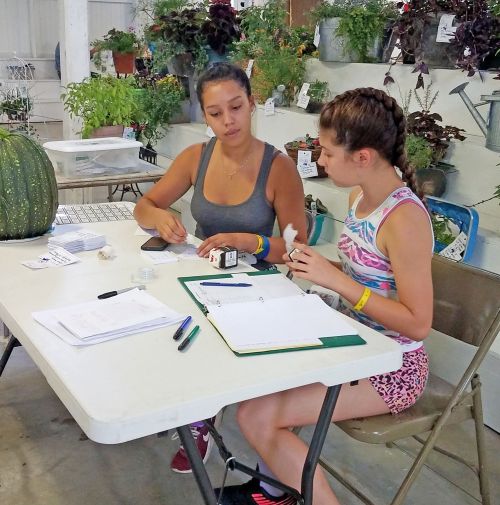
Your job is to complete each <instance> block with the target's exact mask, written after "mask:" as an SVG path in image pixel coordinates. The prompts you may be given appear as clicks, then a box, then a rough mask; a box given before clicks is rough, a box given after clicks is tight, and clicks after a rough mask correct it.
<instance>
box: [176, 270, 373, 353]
mask: <svg viewBox="0 0 500 505" xmlns="http://www.w3.org/2000/svg"><path fill="white" fill-rule="evenodd" d="M242 273H243V274H247V275H249V276H259V275H282V274H281V272H279V271H252V272H238V275H240V274H242ZM232 277H233V275H232V274H230V273H223V274H215V275H197V276H190V277H178V278H177V280H178V281H179V282H180V283H181V285H182V287H183V288H184V289H185V290H186V292H187V293H188V295H189V296H190V297H191V299H192V300H193V301H194V302H195V304H196V305H197V307H198V308H199V309H200V310H201V311H202V312H203V314H205V316H207V314H208V310H207V308H206V306H205V305H203V304H202V303H200V302H199V300H198V299H197V298H196V296H195V295H194V294H193V293H192V292H191V290H190V289H189V287H188V286H187V283H188V282H193V281H205V280H218V279H231V278H232ZM210 322H211V323H212V321H210ZM212 325H213V327H214V328H215V329H216V330H217V333H219V335H220V336H221V337H222V339H223V340H224V342H225V343H226V345H227V346H228V347H229V349H231V351H232V352H233V353H234V354H235V355H236V356H256V355H260V354H271V353H273V354H274V353H282V352H292V351H304V350H312V349H325V348H331V347H344V346H354V345H363V344H366V341H365V340H364V339H363V338H361V337H360V336H359V335H357V334H352V335H339V336H332V337H322V338H320V339H319V340H320V341H321V343H322V345H310V346H307V345H306V346H298V347H284V348H277V349H268V350H259V351H250V352H238V351H235V350H234V349H233V348H232V347H231V346H230V345H229V343H228V342H227V340H226V339H225V338H224V335H223V334H222V333H221V332H220V331H219V329H218V328H217V326H216V325H215V324H213V323H212Z"/></svg>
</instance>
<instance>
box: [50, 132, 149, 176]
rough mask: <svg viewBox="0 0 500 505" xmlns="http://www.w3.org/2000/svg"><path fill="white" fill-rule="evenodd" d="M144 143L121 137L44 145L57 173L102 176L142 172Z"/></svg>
mask: <svg viewBox="0 0 500 505" xmlns="http://www.w3.org/2000/svg"><path fill="white" fill-rule="evenodd" d="M141 146H142V143H141V142H137V141H136V140H128V139H121V138H117V137H109V138H96V139H85V140H61V141H57V142H45V144H43V147H44V149H45V151H46V152H47V155H48V156H49V158H50V161H51V162H52V164H53V165H54V169H55V171H56V173H57V174H60V175H62V176H64V177H92V176H94V177H98V176H100V175H113V174H123V173H133V172H139V171H140V168H139V165H140V160H139V148H140V147H141Z"/></svg>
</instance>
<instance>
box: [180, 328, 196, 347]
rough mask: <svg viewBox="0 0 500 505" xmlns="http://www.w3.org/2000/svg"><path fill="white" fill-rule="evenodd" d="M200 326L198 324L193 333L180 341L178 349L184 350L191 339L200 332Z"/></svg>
mask: <svg viewBox="0 0 500 505" xmlns="http://www.w3.org/2000/svg"><path fill="white" fill-rule="evenodd" d="M199 329H200V327H199V326H198V325H196V326H195V327H194V328H193V329H192V330H191V333H190V334H189V335H188V336H187V337H186V338H185V339H184V340H183V341H182V342H181V343H180V345H179V347H177V350H178V351H183V350H184V349H185V348H186V347H187V346H188V345H189V343H190V342H191V341H193V340H194V337H196V334H197V333H198V330H199Z"/></svg>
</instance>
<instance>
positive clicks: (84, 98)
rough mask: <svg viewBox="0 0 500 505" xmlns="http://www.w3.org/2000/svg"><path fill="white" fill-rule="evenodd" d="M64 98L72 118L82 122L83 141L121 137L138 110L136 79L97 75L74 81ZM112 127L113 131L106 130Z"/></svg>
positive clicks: (67, 88)
mask: <svg viewBox="0 0 500 505" xmlns="http://www.w3.org/2000/svg"><path fill="white" fill-rule="evenodd" d="M61 98H62V100H63V102H64V108H65V110H67V111H68V112H69V113H70V116H72V117H80V118H81V119H82V121H83V127H82V131H81V134H82V137H83V138H89V137H113V136H114V137H117V136H118V137H121V136H122V133H123V127H124V126H129V125H130V124H131V123H132V121H133V119H134V117H135V114H136V109H137V99H136V93H135V80H134V78H133V77H126V78H124V79H119V78H117V77H112V76H98V77H91V78H86V79H84V80H83V81H82V82H72V83H69V84H68V86H67V87H66V92H65V93H63V94H62V95H61ZM109 126H114V128H113V129H109V128H105V129H103V127H109ZM96 130H97V131H96Z"/></svg>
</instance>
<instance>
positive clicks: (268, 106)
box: [264, 98, 274, 116]
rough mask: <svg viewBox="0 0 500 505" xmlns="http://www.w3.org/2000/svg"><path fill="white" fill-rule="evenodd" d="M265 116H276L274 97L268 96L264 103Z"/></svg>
mask: <svg viewBox="0 0 500 505" xmlns="http://www.w3.org/2000/svg"><path fill="white" fill-rule="evenodd" d="M264 116H274V98H268V99H267V100H266V103H265V104H264Z"/></svg>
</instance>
